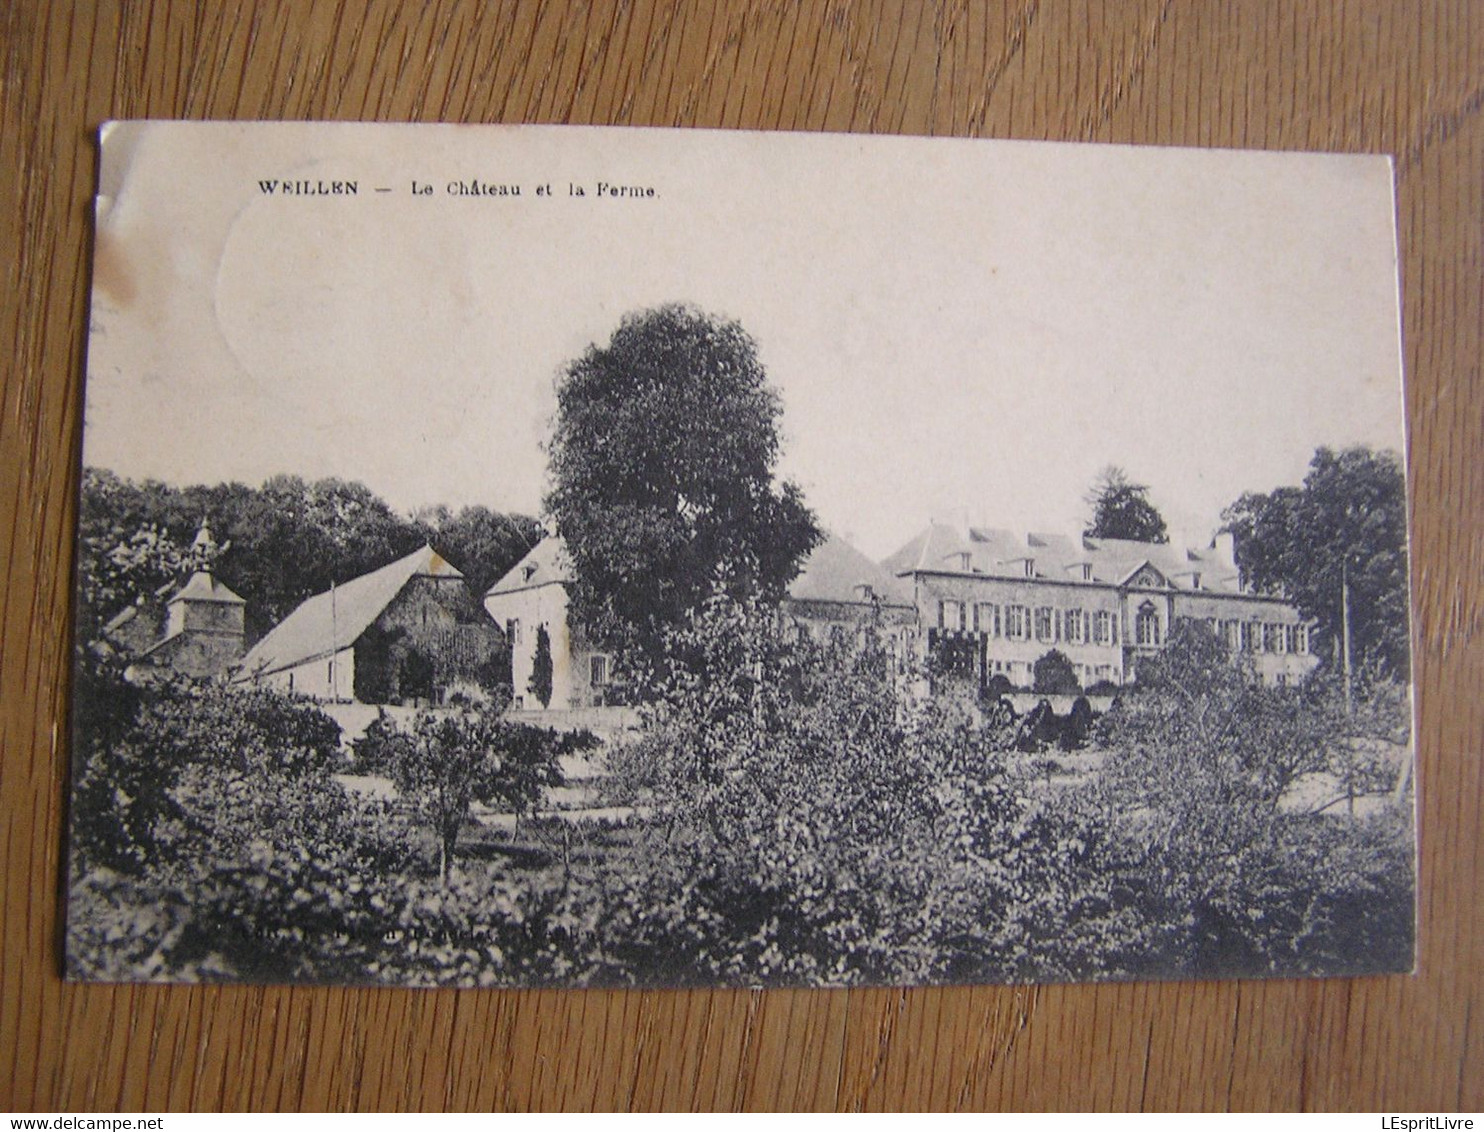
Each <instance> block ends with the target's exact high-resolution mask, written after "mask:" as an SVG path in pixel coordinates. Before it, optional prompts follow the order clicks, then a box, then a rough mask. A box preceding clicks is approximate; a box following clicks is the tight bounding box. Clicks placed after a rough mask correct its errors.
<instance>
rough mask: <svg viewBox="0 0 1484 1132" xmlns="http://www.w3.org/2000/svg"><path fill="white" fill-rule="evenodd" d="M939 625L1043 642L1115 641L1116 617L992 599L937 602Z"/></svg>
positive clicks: (960, 630) (1109, 643) (1016, 639)
mask: <svg viewBox="0 0 1484 1132" xmlns="http://www.w3.org/2000/svg"><path fill="white" fill-rule="evenodd" d="M938 628H940V629H949V630H952V631H954V632H962V631H965V630H968V631H970V632H974V633H983V634H984V635H985V636H986V637H1003V638H1005V639H1006V640H1011V641H1029V640H1032V639H1035V640H1037V641H1041V642H1043V643H1046V644H1052V643H1055V642H1057V641H1065V642H1066V643H1067V644H1073V645H1081V644H1093V645H1116V644H1117V643H1118V618H1116V617H1114V616H1113V614H1111V613H1110V612H1108V611H1107V610H1105V609H1100V610H1098V611H1096V612H1092V613H1090V612H1088V611H1087V610H1085V609H1054V608H1052V607H1051V606H1049V605H1038V606H1035V607H1031V606H1025V605H995V604H993V603H991V602H972V603H969V602H962V601H950V600H944V601H940V602H938Z"/></svg>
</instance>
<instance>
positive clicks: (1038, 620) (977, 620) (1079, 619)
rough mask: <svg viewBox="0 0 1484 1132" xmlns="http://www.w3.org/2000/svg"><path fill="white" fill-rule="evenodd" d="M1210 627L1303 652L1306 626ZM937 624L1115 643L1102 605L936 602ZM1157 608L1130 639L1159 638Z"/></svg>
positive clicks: (1149, 608)
mask: <svg viewBox="0 0 1484 1132" xmlns="http://www.w3.org/2000/svg"><path fill="white" fill-rule="evenodd" d="M1206 624H1207V626H1208V627H1209V628H1210V630H1211V631H1212V632H1213V633H1215V634H1216V635H1217V636H1219V637H1220V638H1221V639H1222V640H1224V641H1225V642H1226V645H1227V647H1228V648H1230V649H1232V650H1233V651H1235V652H1271V653H1300V654H1302V653H1307V652H1308V651H1309V630H1308V627H1307V626H1305V625H1278V624H1274V623H1273V622H1270V621H1225V620H1220V619H1218V618H1214V617H1212V618H1207V619H1206ZM938 628H940V629H948V630H952V631H954V632H963V631H969V632H974V633H982V634H984V635H985V636H986V637H1003V638H1005V639H1006V640H1011V641H1029V640H1032V639H1034V640H1037V641H1040V642H1042V643H1044V644H1054V643H1058V642H1064V643H1066V644H1069V645H1083V644H1090V645H1116V644H1118V633H1119V628H1118V618H1117V617H1115V616H1114V615H1113V614H1111V613H1109V612H1108V611H1107V610H1097V611H1096V612H1091V613H1089V612H1088V611H1087V610H1085V609H1054V608H1052V607H1051V606H1048V605H1039V606H1035V607H1030V606H1024V605H995V604H993V603H990V602H962V601H952V600H947V599H945V600H942V601H940V602H938ZM1162 638H1163V629H1162V626H1161V624H1160V619H1159V612H1158V610H1156V609H1155V607H1154V606H1153V605H1152V604H1149V603H1145V605H1144V606H1143V607H1142V608H1140V610H1139V611H1138V613H1137V614H1135V616H1134V641H1135V643H1136V644H1138V645H1140V646H1142V647H1145V648H1157V647H1158V646H1159V645H1160V644H1161V643H1162Z"/></svg>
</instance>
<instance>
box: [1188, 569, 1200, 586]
mask: <svg viewBox="0 0 1484 1132" xmlns="http://www.w3.org/2000/svg"><path fill="white" fill-rule="evenodd" d="M1190 588H1191V589H1193V590H1198V589H1200V588H1201V574H1200V571H1199V570H1197V571H1194V572H1193V573H1192V574H1191V575H1190Z"/></svg>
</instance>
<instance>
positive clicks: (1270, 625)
mask: <svg viewBox="0 0 1484 1132" xmlns="http://www.w3.org/2000/svg"><path fill="white" fill-rule="evenodd" d="M882 566H883V568H884V569H885V570H886V571H887V572H889V573H890V574H892V575H893V576H894V577H896V578H897V579H899V580H901V581H902V582H904V583H906V584H908V585H910V587H911V591H912V604H913V606H914V608H915V611H916V621H917V627H918V632H919V634H920V637H921V639H922V641H923V643H924V645H925V646H926V647H927V648H928V649H930V650H932V651H934V652H936V653H937V654H938V655H939V656H940V657H943V658H944V659H945V660H947V661H948V662H949V663H950V664H952V665H953V666H954V667H956V668H957V669H958V670H959V671H961V672H963V673H965V674H972V675H974V676H976V677H977V678H978V679H979V680H980V682H981V684H983V683H988V682H989V681H990V680H992V679H993V678H994V677H995V676H1003V677H1005V679H1006V680H1008V681H1009V683H1010V684H1011V685H1014V686H1016V687H1022V688H1029V687H1030V686H1031V683H1032V680H1033V670H1034V666H1035V662H1036V661H1037V660H1038V659H1039V658H1040V657H1042V656H1044V655H1045V654H1046V653H1047V652H1048V651H1049V650H1051V649H1057V650H1059V651H1060V652H1061V653H1062V654H1063V655H1065V656H1066V657H1067V659H1068V660H1070V661H1071V663H1072V666H1073V669H1074V670H1075V672H1076V673H1077V678H1078V680H1079V681H1080V682H1081V684H1082V686H1083V687H1084V688H1086V687H1089V686H1091V685H1094V684H1097V683H1108V684H1113V685H1122V684H1125V683H1128V682H1130V681H1131V680H1132V679H1133V678H1134V675H1135V670H1136V665H1137V663H1138V661H1139V659H1140V658H1141V657H1145V656H1150V655H1153V654H1154V653H1156V652H1158V651H1159V649H1161V648H1162V647H1163V646H1164V644H1165V642H1166V640H1167V639H1168V638H1169V634H1170V628H1171V626H1172V625H1173V624H1174V622H1175V621H1176V620H1178V619H1182V618H1185V619H1190V620H1194V621H1199V622H1204V623H1205V624H1206V625H1207V626H1208V627H1209V628H1210V629H1211V630H1212V632H1214V633H1216V634H1217V635H1218V636H1219V637H1220V638H1221V639H1222V640H1223V641H1225V643H1226V645H1227V647H1228V648H1229V649H1230V650H1232V651H1233V652H1234V653H1245V654H1246V655H1247V657H1248V658H1249V659H1250V660H1251V662H1252V664H1253V667H1254V668H1255V670H1256V671H1257V673H1258V674H1259V675H1260V676H1261V677H1262V679H1263V680H1264V682H1266V683H1269V684H1277V685H1281V684H1288V683H1293V682H1297V681H1298V680H1299V679H1301V678H1302V677H1303V676H1305V675H1306V674H1308V673H1309V672H1311V671H1312V670H1313V669H1314V667H1315V666H1316V664H1317V663H1318V660H1317V658H1316V657H1315V656H1314V655H1313V654H1312V653H1311V652H1310V648H1309V635H1310V632H1309V631H1310V626H1309V625H1308V623H1307V622H1305V621H1304V620H1303V619H1302V618H1301V617H1300V616H1299V614H1298V611H1297V610H1295V609H1294V608H1293V606H1292V605H1290V604H1289V603H1288V602H1287V601H1285V600H1283V599H1282V598H1280V597H1274V596H1271V595H1267V594H1259V593H1253V592H1250V591H1249V590H1247V589H1246V588H1245V587H1244V586H1243V585H1242V582H1241V576H1240V572H1239V571H1238V569H1237V564H1236V560H1235V556H1234V547H1233V543H1232V537H1231V535H1229V534H1222V535H1218V536H1217V538H1216V539H1215V540H1214V541H1213V542H1212V543H1211V545H1210V546H1208V547H1204V548H1199V549H1186V548H1180V547H1175V546H1171V545H1169V544H1167V543H1152V542H1135V541H1131V540H1127V539H1094V538H1089V537H1086V536H1066V535H1054V534H1035V533H1030V534H1019V533H1016V532H1012V531H1008V530H1000V529H985V528H979V527H970V528H968V529H966V530H964V529H959V528H956V527H953V526H949V525H946V524H933V525H931V526H929V527H928V528H927V529H926V530H925V531H923V532H922V533H921V534H919V535H918V536H917V537H916V538H914V539H913V540H912V541H911V542H909V543H907V545H906V546H904V547H902V548H901V549H900V550H898V551H897V552H896V553H895V554H893V555H891V556H890V557H889V558H887V559H886V560H885V561H884V562H883V563H882Z"/></svg>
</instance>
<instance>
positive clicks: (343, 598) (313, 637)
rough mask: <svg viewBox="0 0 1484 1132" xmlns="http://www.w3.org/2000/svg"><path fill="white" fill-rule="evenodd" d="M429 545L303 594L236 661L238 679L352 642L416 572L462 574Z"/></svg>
mask: <svg viewBox="0 0 1484 1132" xmlns="http://www.w3.org/2000/svg"><path fill="white" fill-rule="evenodd" d="M463 576H464V575H463V574H462V573H460V572H459V571H458V570H457V569H456V568H454V567H453V566H452V565H450V564H449V563H448V562H447V561H446V560H445V559H444V558H443V557H442V556H441V555H439V553H438V552H437V551H436V550H434V549H433V548H432V547H430V546H424V547H422V548H421V549H420V550H415V551H413V552H412V553H411V554H409V555H407V557H405V558H399V559H397V561H395V562H392V563H390V564H388V565H386V566H383V567H382V568H381V569H379V570H373V571H371V573H369V574H363V575H361V576H360V577H359V578H355V579H352V580H351V581H349V582H346V583H345V584H344V585H343V586H336V587H335V588H334V589H333V590H327V591H326V592H324V593H322V594H315V595H314V596H313V597H311V598H308V599H306V600H305V601H304V602H303V603H301V604H300V605H299V607H298V608H297V609H295V610H294V611H293V612H292V613H290V614H289V615H288V616H287V617H285V618H284V619H283V620H282V621H281V622H279V624H278V625H277V627H276V628H274V629H273V630H272V631H271V632H270V633H269V634H268V635H267V636H266V637H264V638H263V639H262V640H261V641H259V642H258V643H257V644H255V645H254V646H253V647H252V648H251V649H249V650H248V653H247V655H246V656H245V657H243V658H242V661H241V670H240V677H239V678H241V679H246V678H250V677H252V676H259V675H266V674H267V673H270V672H278V671H280V670H282V669H285V668H292V667H293V666H294V665H297V664H304V663H306V662H307V661H311V660H318V659H320V658H321V657H327V656H333V655H334V654H335V653H337V652H339V651H340V650H342V649H345V648H349V647H350V646H351V645H353V644H355V642H356V639H357V638H358V637H360V635H361V634H362V633H364V632H365V631H366V630H367V629H368V628H370V626H371V624H372V623H373V622H374V621H375V620H376V619H377V618H378V617H380V616H381V614H382V613H383V611H385V609H386V607H387V606H389V605H390V604H391V603H392V601H393V599H395V598H396V596H397V595H398V594H399V593H401V592H402V589H403V587H405V586H406V585H407V583H408V582H410V581H411V580H412V579H413V578H416V577H433V578H462V577H463Z"/></svg>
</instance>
